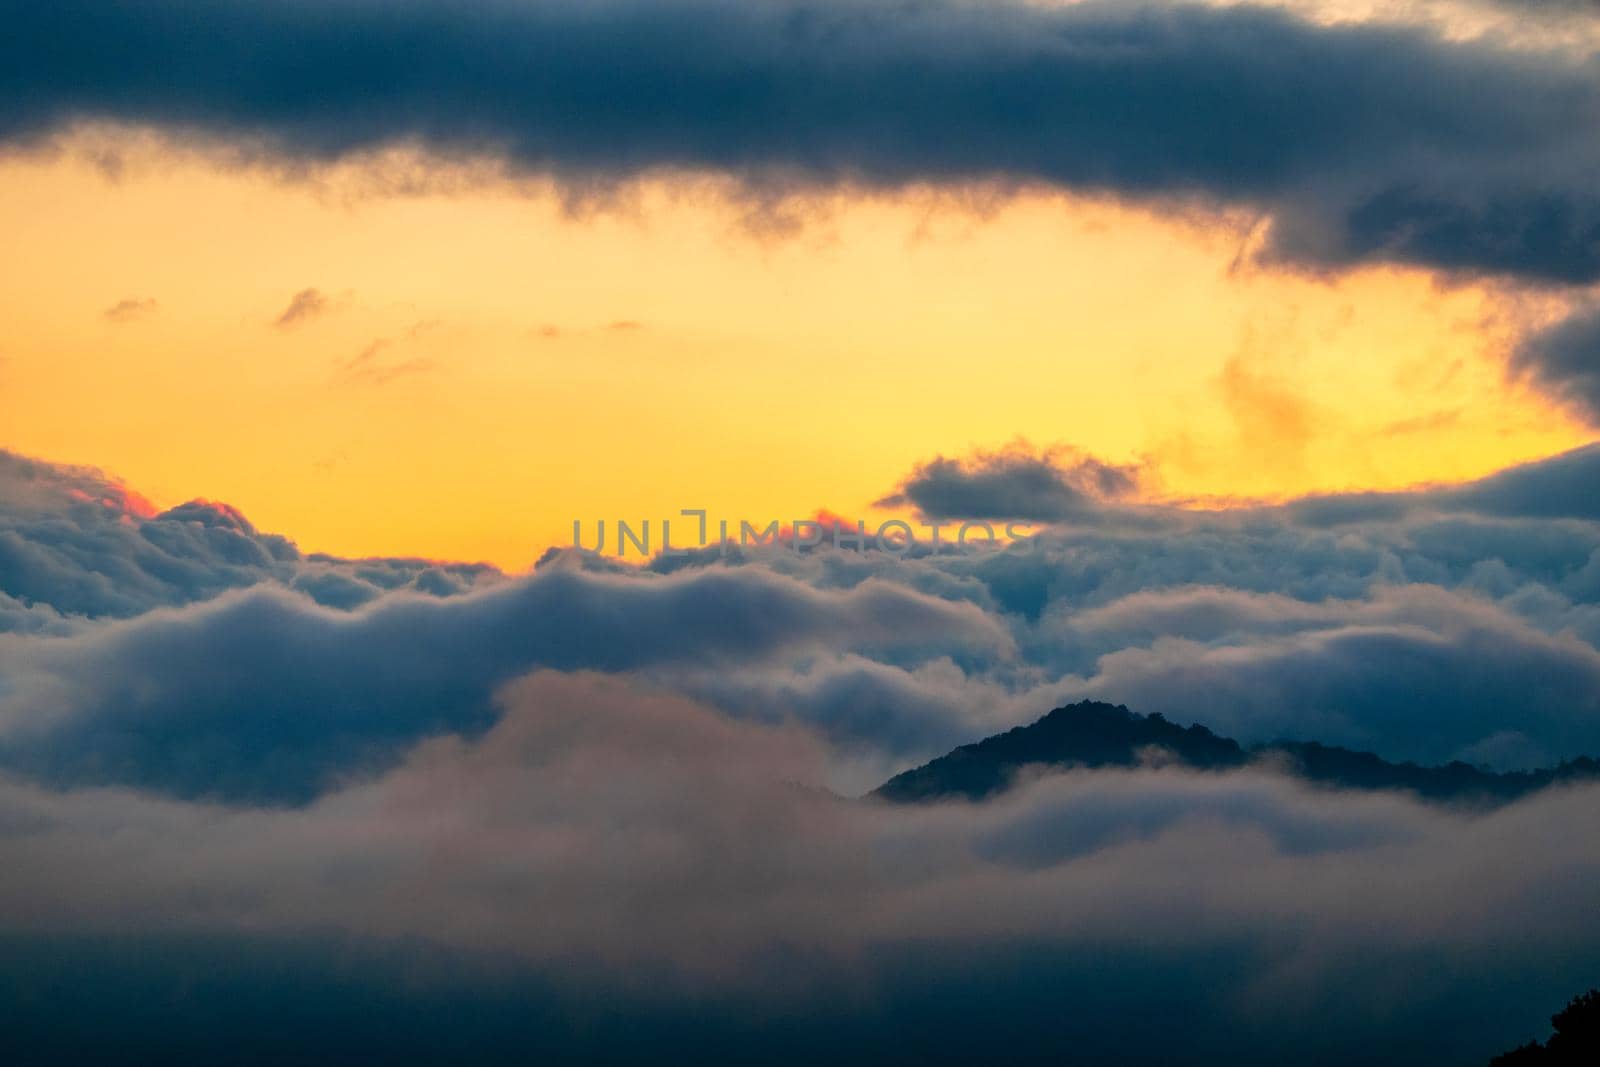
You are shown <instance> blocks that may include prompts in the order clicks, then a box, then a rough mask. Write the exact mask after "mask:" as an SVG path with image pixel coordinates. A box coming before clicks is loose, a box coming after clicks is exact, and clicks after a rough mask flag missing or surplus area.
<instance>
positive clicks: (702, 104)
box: [0, 0, 1600, 282]
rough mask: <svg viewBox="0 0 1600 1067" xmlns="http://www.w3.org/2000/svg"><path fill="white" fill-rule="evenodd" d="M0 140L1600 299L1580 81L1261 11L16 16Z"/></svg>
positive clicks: (1495, 57) (1587, 110)
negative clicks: (478, 179) (210, 146)
mask: <svg viewBox="0 0 1600 1067" xmlns="http://www.w3.org/2000/svg"><path fill="white" fill-rule="evenodd" d="M6 23H7V32H6V34H5V35H4V37H3V38H0V72H3V73H0V137H4V138H7V139H9V140H11V141H12V142H14V143H15V142H26V141H29V140H32V139H36V138H40V137H43V136H47V135H49V134H50V133H52V132H53V131H56V130H59V129H61V128H63V127H64V126H66V125H68V124H70V123H72V122H74V121H76V120H83V119H89V120H93V119H109V120H122V121H129V122H136V123H151V124H155V125H158V126H162V127H166V128H168V129H171V130H174V131H176V132H178V133H180V134H189V133H192V134H199V135H203V136H208V137H217V138H222V139H224V140H226V141H228V142H231V143H235V144H239V145H242V146H245V147H246V148H247V149H249V150H251V151H255V150H260V151H264V152H266V153H271V154H278V155H282V156H288V157H292V158H294V159H299V160H311V161H317V160H328V159H333V158H336V157H341V156H344V155H347V154H349V153H352V152H358V151H361V150H364V149H371V148H375V147H379V146H384V145H389V144H394V143H400V142H409V143H420V144H422V145H424V146H426V147H428V148H430V149H432V150H434V151H436V152H438V153H441V154H444V155H447V156H461V155H467V154H491V155H495V156H498V157H500V158H503V159H504V160H505V161H506V162H507V163H508V164H509V165H510V166H511V167H512V168H513V169H514V170H517V171H523V172H549V173H554V174H556V175H557V176H559V177H562V178H565V179H570V180H573V181H578V182H581V181H585V180H589V179H597V180H600V181H611V180H614V179H616V178H625V177H628V176H631V175H636V174H639V173H641V172H644V171H648V170H650V169H653V168H663V167H665V168H680V167H687V168H695V169H711V170H717V171H725V172H730V173H732V174H734V175H736V176H739V177H741V178H745V179H749V180H751V181H755V182H757V183H763V184H768V185H773V186H775V187H777V188H780V189H781V188H782V187H784V186H785V185H787V184H790V183H801V184H809V185H815V184H824V185H861V186H869V187H881V188H893V187H898V186H903V185H906V184H910V183H922V182H970V181H980V182H989V181H998V182H1001V183H1031V182H1042V183H1047V184H1051V185H1057V186H1061V187H1064V188H1071V189H1082V190H1090V191H1112V192H1118V193H1124V194H1129V195H1133V196H1140V197H1166V196H1179V197H1187V196H1199V197H1202V198H1207V199H1214V200H1219V201H1224V202H1229V203H1242V204H1247V205H1251V206H1253V207H1255V208H1258V209H1260V210H1263V211H1265V212H1268V213H1270V214H1271V216H1272V218H1273V219H1274V225H1273V228H1272V234H1271V242H1270V244H1271V249H1272V251H1273V252H1275V253H1276V254H1278V255H1282V256H1287V257H1290V258H1292V259H1295V260H1297V261H1299V262H1301V263H1306V264H1312V265H1327V266H1339V265H1344V264H1350V263H1357V262H1364V261H1391V262H1400V263H1412V264H1418V265H1422V266H1427V267H1435V268H1442V269H1446V270H1463V271H1470V272H1492V273H1503V274H1512V275H1522V276H1526V277H1529V278H1536V279H1546V280H1553V281H1562V282H1580V281H1591V280H1594V279H1596V278H1597V277H1600V196H1597V195H1596V193H1595V190H1594V185H1593V182H1592V181H1591V176H1592V174H1593V173H1594V172H1595V169H1596V165H1597V153H1600V150H1597V149H1596V147H1595V145H1594V140H1593V138H1592V137H1591V136H1590V135H1589V134H1590V130H1591V129H1592V127H1593V124H1594V120H1595V118H1596V116H1597V115H1600V87H1597V86H1596V84H1595V81H1594V79H1593V76H1592V71H1591V69H1590V66H1589V65H1588V64H1587V63H1586V62H1584V61H1581V60H1578V59H1575V58H1573V57H1572V56H1570V55H1568V54H1563V53H1554V52H1551V53H1533V52H1526V51H1517V50H1513V49H1510V48H1500V47H1496V45H1495V43H1494V42H1493V41H1477V42H1450V41H1445V40H1443V39H1441V38H1439V37H1437V36H1435V35H1434V34H1433V33H1432V32H1430V31H1427V30H1423V29H1413V28H1401V27H1395V26H1382V25H1361V24H1341V25H1337V26H1318V25H1313V24H1311V23H1308V22H1305V21H1302V20H1299V19H1297V18H1295V17H1293V16H1291V15H1288V14H1285V13H1282V12H1279V11H1272V10H1264V9H1255V8H1248V7H1240V8H1228V9H1215V8H1206V7H1171V6H1165V5H1146V4H1136V5H1128V4H1120V3H1119V4H1098V3H1091V4H1084V5H1070V6H1065V7H1055V8H1046V7H1040V6H1027V5H1021V4H989V5H981V6H980V5H968V4H958V3H949V2H934V3H867V2H857V0H840V2H831V3H830V2H809V3H808V2H803V0H782V2H775V3H762V4H746V3H734V2H731V0H668V2H665V3H644V2H634V0H621V2H618V0H608V2H602V3H584V4H579V3H575V2H553V3H537V4H509V3H496V4H491V5H473V6H462V5H455V4H445V3H428V2H418V0H410V2H405V3H400V4H390V5H378V4H370V3H353V2H348V0H341V2H335V3H310V2H307V0H291V2H286V3H270V4H269V3H259V2H242V0H229V2H222V3H215V4H208V5H205V6H204V7H197V6H196V5H194V4H190V3H181V2H177V0H164V2H161V0H157V2H147V3H134V4H117V5H106V4H102V3H98V2H93V0H61V2H58V3H52V4H16V5H12V6H11V9H10V10H9V11H8V14H7V19H6Z"/></svg>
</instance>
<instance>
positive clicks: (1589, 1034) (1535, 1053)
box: [1489, 989, 1600, 1067]
mask: <svg viewBox="0 0 1600 1067" xmlns="http://www.w3.org/2000/svg"><path fill="white" fill-rule="evenodd" d="M1550 1025H1551V1026H1552V1027H1553V1028H1554V1029H1555V1033H1553V1034H1551V1035H1550V1038H1549V1040H1547V1041H1546V1042H1545V1043H1544V1044H1542V1045H1541V1044H1539V1042H1537V1041H1534V1042H1531V1043H1529V1044H1526V1045H1523V1046H1522V1047H1521V1048H1516V1049H1512V1050H1511V1051H1510V1052H1505V1053H1502V1054H1500V1055H1499V1056H1496V1057H1495V1058H1494V1059H1492V1060H1490V1061H1489V1067H1557V1065H1559V1067H1569V1065H1576V1064H1584V1065H1587V1067H1592V1065H1593V1064H1597V1063H1600V989H1591V990H1589V992H1587V993H1583V994H1581V995H1579V996H1576V997H1573V998H1572V1000H1571V1001H1570V1002H1568V1004H1567V1006H1566V1007H1565V1008H1562V1009H1561V1010H1560V1011H1558V1012H1556V1013H1555V1014H1554V1015H1552V1016H1551V1017H1550Z"/></svg>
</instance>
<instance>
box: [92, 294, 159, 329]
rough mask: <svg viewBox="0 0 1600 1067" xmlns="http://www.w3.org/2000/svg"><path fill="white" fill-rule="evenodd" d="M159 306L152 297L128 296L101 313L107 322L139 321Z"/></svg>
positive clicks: (154, 311)
mask: <svg viewBox="0 0 1600 1067" xmlns="http://www.w3.org/2000/svg"><path fill="white" fill-rule="evenodd" d="M158 307H160V305H159V304H157V303H156V301H155V300H154V299H153V298H151V297H128V298H127V299H126V300H118V301H117V302H116V303H115V304H112V305H111V306H110V307H108V308H106V309H105V310H104V311H102V312H101V313H100V314H101V317H102V318H104V319H105V320H106V321H107V322H115V323H124V322H137V321H138V320H139V319H143V318H148V317H149V316H151V315H154V314H155V313H156V309H157V308H158Z"/></svg>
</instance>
